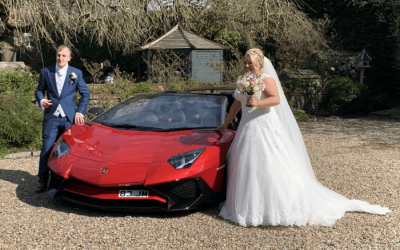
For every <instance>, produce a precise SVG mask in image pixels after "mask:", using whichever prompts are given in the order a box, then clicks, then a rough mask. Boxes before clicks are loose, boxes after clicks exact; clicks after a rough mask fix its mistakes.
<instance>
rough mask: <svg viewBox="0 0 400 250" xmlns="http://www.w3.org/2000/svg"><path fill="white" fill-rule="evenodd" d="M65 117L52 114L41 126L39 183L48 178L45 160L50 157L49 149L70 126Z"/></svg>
mask: <svg viewBox="0 0 400 250" xmlns="http://www.w3.org/2000/svg"><path fill="white" fill-rule="evenodd" d="M71 125H72V124H71V122H69V120H68V118H67V117H60V116H59V117H55V116H52V117H51V118H50V120H48V121H47V122H46V125H45V126H43V131H42V140H43V147H42V151H41V152H40V160H39V183H47V181H48V180H49V167H48V166H47V161H48V159H49V157H50V153H51V150H52V148H53V145H54V143H55V142H56V141H57V139H58V138H59V137H60V136H61V134H62V133H64V131H65V130H67V129H68V128H69V127H70V126H71Z"/></svg>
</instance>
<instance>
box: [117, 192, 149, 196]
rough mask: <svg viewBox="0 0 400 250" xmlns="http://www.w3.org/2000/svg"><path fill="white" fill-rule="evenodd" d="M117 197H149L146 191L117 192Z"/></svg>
mask: <svg viewBox="0 0 400 250" xmlns="http://www.w3.org/2000/svg"><path fill="white" fill-rule="evenodd" d="M118 197H149V191H148V190H119V195H118Z"/></svg>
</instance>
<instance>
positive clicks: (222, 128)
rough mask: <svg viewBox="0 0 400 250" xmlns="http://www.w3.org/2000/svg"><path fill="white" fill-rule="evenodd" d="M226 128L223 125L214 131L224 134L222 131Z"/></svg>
mask: <svg viewBox="0 0 400 250" xmlns="http://www.w3.org/2000/svg"><path fill="white" fill-rule="evenodd" d="M227 127H228V126H227V125H225V123H224V124H222V125H221V126H219V127H218V128H216V129H215V131H219V132H221V133H223V132H224V130H225V129H226V128H227Z"/></svg>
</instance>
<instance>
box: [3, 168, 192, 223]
mask: <svg viewBox="0 0 400 250" xmlns="http://www.w3.org/2000/svg"><path fill="white" fill-rule="evenodd" d="M0 180H4V181H7V182H10V183H13V184H16V185H18V186H17V189H16V196H17V198H18V199H19V200H20V201H22V202H24V203H26V204H28V205H30V206H33V207H44V208H48V209H51V210H55V211H59V212H62V213H73V214H77V215H84V216H91V217H126V216H130V217H149V218H163V219H169V218H171V219H172V218H179V217H183V216H188V215H190V214H193V213H195V212H196V211H197V210H193V211H185V212H174V213H169V212H140V213H139V212H118V211H103V210H97V209H93V208H87V207H84V206H79V205H76V204H73V203H70V202H67V201H65V200H63V199H61V198H55V199H53V198H51V197H50V195H48V194H47V192H44V193H41V194H37V193H35V189H36V185H37V180H38V177H37V176H36V175H31V174H30V173H28V172H25V171H21V170H7V169H0Z"/></svg>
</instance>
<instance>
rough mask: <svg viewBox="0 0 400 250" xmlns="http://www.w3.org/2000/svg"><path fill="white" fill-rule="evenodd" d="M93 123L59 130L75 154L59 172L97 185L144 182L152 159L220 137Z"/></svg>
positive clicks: (162, 157)
mask: <svg viewBox="0 0 400 250" xmlns="http://www.w3.org/2000/svg"><path fill="white" fill-rule="evenodd" d="M93 125H94V126H89V125H83V126H77V125H73V126H72V127H71V128H70V129H68V130H67V131H66V132H65V133H64V134H63V138H64V139H65V140H66V141H67V143H68V144H69V146H70V148H71V150H70V152H69V154H68V155H69V156H70V157H73V158H76V160H75V161H74V162H73V163H72V164H71V165H70V167H69V169H68V170H67V169H66V168H65V167H63V169H64V171H63V172H66V171H68V175H69V176H72V177H74V178H76V179H80V180H82V181H85V182H89V183H92V184H94V185H100V186H114V185H116V184H118V185H122V184H134V183H140V182H144V181H145V179H146V175H147V172H148V170H149V168H150V167H151V166H152V165H153V164H154V163H159V162H166V161H167V160H168V159H169V158H170V157H171V156H174V155H177V154H179V153H183V152H186V151H190V150H194V149H197V148H203V147H208V146H211V145H213V144H214V143H216V142H217V141H218V140H219V138H220V135H219V134H217V133H215V132H213V131H209V132H205V133H204V132H200V133H195V132H193V131H191V130H184V131H175V132H151V131H135V130H121V129H114V128H110V127H107V126H103V125H100V124H93ZM61 158H63V157H60V158H59V159H61ZM55 161H58V159H57V160H55ZM57 165H59V164H53V163H52V164H51V168H52V169H53V170H55V169H54V167H56V168H57ZM60 165H61V164H60ZM62 165H67V164H62ZM60 167H61V166H60ZM103 169H107V174H102V170H103ZM56 172H59V171H56ZM103 172H104V170H103ZM63 174H64V176H65V173H63Z"/></svg>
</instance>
